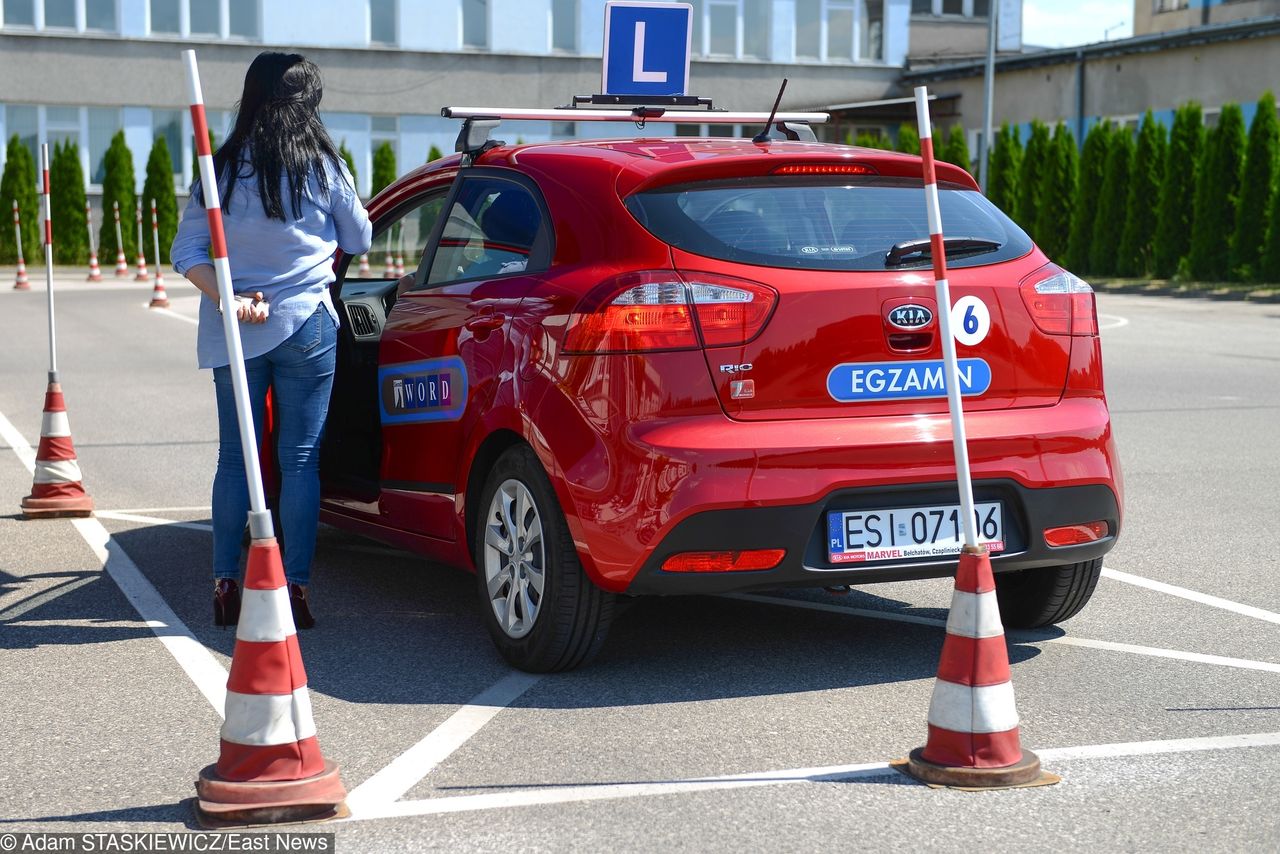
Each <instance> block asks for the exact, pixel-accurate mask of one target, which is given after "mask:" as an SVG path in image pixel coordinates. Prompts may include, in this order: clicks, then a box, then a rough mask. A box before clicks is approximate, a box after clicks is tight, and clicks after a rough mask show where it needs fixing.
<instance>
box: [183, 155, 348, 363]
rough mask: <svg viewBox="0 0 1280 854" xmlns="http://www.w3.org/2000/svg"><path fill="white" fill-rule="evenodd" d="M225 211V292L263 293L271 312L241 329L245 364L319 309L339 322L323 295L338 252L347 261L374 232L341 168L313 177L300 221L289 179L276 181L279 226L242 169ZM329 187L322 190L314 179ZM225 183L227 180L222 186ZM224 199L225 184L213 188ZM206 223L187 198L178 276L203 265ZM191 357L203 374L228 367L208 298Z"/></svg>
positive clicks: (200, 208) (199, 204)
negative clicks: (280, 216) (227, 267)
mask: <svg viewBox="0 0 1280 854" xmlns="http://www.w3.org/2000/svg"><path fill="white" fill-rule="evenodd" d="M236 180H237V184H236V189H235V193H234V194H233V195H232V197H231V203H230V210H228V211H226V212H225V213H224V214H223V217H222V222H223V230H224V232H225V233H226V237H227V258H228V261H229V263H230V265H231V279H232V282H231V286H232V290H233V291H235V293H237V294H243V293H253V292H255V291H261V292H262V295H263V297H264V298H265V299H266V301H267V303H268V305H269V306H270V312H269V314H268V316H267V320H266V322H265V323H261V324H254V323H242V324H240V340H241V342H242V344H243V347H244V357H245V359H252V358H255V357H257V356H261V355H263V354H265V353H269V352H271V351H272V350H274V349H275V348H276V347H277V346H279V345H280V344H281V343H283V342H284V341H285V340H286V339H288V338H289V336H291V335H293V333H294V332H295V331H297V329H298V328H299V327H300V326H302V324H303V323H305V322H306V321H307V319H308V318H309V317H311V315H312V314H314V313H315V312H316V309H317V308H318V307H319V306H321V305H323V306H324V307H325V310H326V311H328V312H329V316H330V317H332V318H333V322H334V324H335V325H336V324H338V323H339V322H340V321H339V320H338V314H337V311H335V310H334V307H333V300H332V298H331V297H330V296H329V285H330V284H331V283H332V282H333V280H334V274H333V256H334V253H335V251H336V250H337V249H339V248H341V249H342V251H343V252H345V253H347V254H349V255H359V254H361V253H364V252H367V251H369V244H370V242H371V239H372V236H373V227H372V226H371V225H370V224H369V215H368V214H367V213H365V209H364V206H363V205H362V204H360V198H359V197H358V196H357V195H356V192H355V190H354V189H353V186H354V183H355V182H354V181H353V180H352V178H351V173H350V172H348V171H347V167H346V165H345V164H339V171H336V172H335V171H334V170H332V169H326V170H325V174H324V175H323V176H316V175H315V174H312V175H311V176H309V177H308V179H307V186H306V187H305V189H304V191H303V194H302V204H301V207H300V211H301V216H300V217H298V218H297V219H295V218H293V209H292V201H291V199H290V197H289V196H290V194H289V185H288V180H287V178H286V177H285V176H283V175H282V176H281V177H280V181H281V186H280V195H281V199H282V201H283V203H284V211H285V220H284V221H283V222H282V221H281V220H278V219H270V218H268V217H267V215H266V213H265V212H264V211H263V209H262V201H261V199H260V198H259V196H258V179H257V176H256V175H255V174H253V171H252V169H251V167H249V166H248V164H242V165H241V173H240V175H239V177H238V178H237V179H236ZM321 180H324V181H325V183H326V184H327V186H328V194H327V196H326V195H325V193H323V192H322V191H321V185H320V181H321ZM221 183H222V184H223V185H225V184H226V181H223V182H221ZM219 190H220V191H221V192H222V194H223V198H225V193H226V189H225V186H222V187H219ZM209 246H210V241H209V220H208V217H207V215H206V213H205V209H204V203H203V200H202V199H201V198H200V197H199V196H198V195H192V197H191V200H190V201H189V202H188V203H187V208H186V210H185V211H184V212H183V214H182V223H181V224H180V225H179V226H178V233H177V235H176V236H175V237H174V239H173V247H172V249H171V250H170V257H171V258H172V259H173V269H174V270H176V271H177V272H178V273H180V274H182V275H186V273H187V271H188V270H190V269H191V268H192V267H195V266H198V265H200V264H209V263H211V262H210V260H209ZM196 355H197V358H198V359H199V363H200V367H202V368H219V367H222V366H224V365H226V364H228V362H229V359H228V357H227V345H226V339H225V336H224V335H223V331H222V318H221V317H220V316H219V314H218V311H217V309H216V308H215V307H214V302H213V300H211V299H209V298H207V297H206V298H204V299H201V300H200V328H199V332H198V333H197V335H196Z"/></svg>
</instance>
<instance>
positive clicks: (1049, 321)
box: [1018, 266, 1098, 335]
mask: <svg viewBox="0 0 1280 854" xmlns="http://www.w3.org/2000/svg"><path fill="white" fill-rule="evenodd" d="M1048 270H1049V271H1051V272H1050V275H1049V276H1048V277H1046V278H1042V279H1036V278H1029V279H1027V280H1026V281H1024V282H1023V283H1022V286H1021V287H1020V288H1019V289H1018V290H1019V291H1020V292H1021V294H1022V302H1023V303H1024V304H1025V305H1026V307H1027V311H1028V312H1029V313H1030V314H1031V319H1032V320H1034V321H1035V324H1036V326H1037V327H1038V328H1039V329H1040V331H1041V332H1044V333H1047V334H1049V335H1097V334H1098V314H1097V307H1096V305H1095V303H1094V297H1093V288H1092V287H1090V286H1089V283H1088V282H1086V281H1085V280H1084V279H1081V278H1080V277H1079V276H1074V275H1072V274H1071V273H1068V272H1067V271H1066V270H1063V269H1060V268H1057V267H1052V266H1051V267H1049V268H1048ZM1054 271H1056V272H1054ZM1035 275H1039V273H1037V274H1035Z"/></svg>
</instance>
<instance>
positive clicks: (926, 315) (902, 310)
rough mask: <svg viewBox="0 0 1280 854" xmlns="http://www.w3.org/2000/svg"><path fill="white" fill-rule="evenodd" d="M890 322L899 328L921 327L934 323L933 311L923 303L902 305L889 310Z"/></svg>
mask: <svg viewBox="0 0 1280 854" xmlns="http://www.w3.org/2000/svg"><path fill="white" fill-rule="evenodd" d="M889 323H891V324H892V325H894V326H896V327H898V328H899V329H919V328H921V327H922V326H928V325H929V324H930V323H933V312H932V311H930V310H929V309H927V308H925V307H924V306H922V305H916V304H915V303H911V304H910V305H900V306H898V307H897V308H895V309H893V310H892V311H890V312H889Z"/></svg>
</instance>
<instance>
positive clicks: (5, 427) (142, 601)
mask: <svg viewBox="0 0 1280 854" xmlns="http://www.w3.org/2000/svg"><path fill="white" fill-rule="evenodd" d="M0 437H3V438H4V440H5V441H6V442H7V443H8V444H9V447H10V448H12V449H13V452H14V453H15V454H16V455H17V457H18V459H19V460H21V461H22V464H23V466H24V467H25V468H26V469H27V471H28V472H32V473H34V471H35V458H36V454H35V450H34V449H32V447H31V445H30V444H29V443H28V442H27V440H26V437H24V436H23V435H22V434H21V433H19V432H18V430H17V428H15V427H14V426H13V424H12V423H10V421H9V419H7V418H5V416H4V413H2V412H0ZM45 524H48V523H45ZM71 524H72V525H73V526H74V527H75V529H76V530H77V531H79V533H80V536H81V537H83V538H84V541H85V542H86V543H88V544H89V548H91V549H93V552H94V554H96V555H97V556H98V560H99V561H101V563H102V568H103V569H104V570H106V572H107V574H108V575H110V576H111V578H112V579H113V580H114V581H115V583H116V586H117V587H119V588H120V591H121V592H122V593H124V597H125V598H126V599H128V600H129V604H130V605H132V606H133V607H134V609H135V610H136V611H137V612H138V616H140V617H142V619H143V622H145V623H146V624H147V626H148V628H150V629H151V631H152V632H154V633H155V635H156V637H157V638H159V639H160V643H162V644H164V647H165V649H167V650H169V654H170V655H172V656H173V658H174V660H175V661H177V662H178V666H179V667H181V668H182V669H183V671H184V672H185V673H186V674H187V677H188V678H189V679H190V680H191V681H192V682H193V683H194V684H195V686H196V688H197V689H198V690H199V691H200V693H201V694H203V695H204V696H205V699H207V700H208V701H209V705H211V706H213V710H214V711H215V712H217V713H218V716H219V717H222V715H223V709H224V708H225V707H226V704H227V671H226V670H225V669H224V668H223V667H222V665H221V664H220V663H219V662H218V660H217V659H216V658H214V657H213V653H211V652H209V650H208V649H206V648H205V646H204V644H202V643H200V641H198V640H196V637H195V635H193V634H192V633H191V630H190V629H188V628H187V626H186V624H185V623H183V622H182V620H180V619H178V615H177V614H175V613H174V612H173V609H172V608H170V607H169V603H167V602H165V601H164V598H163V597H161V595H160V593H159V592H158V591H157V590H156V589H155V587H153V586H152V584H151V582H150V581H148V580H147V577H146V576H145V575H143V574H142V570H140V569H138V565H137V564H136V563H134V562H133V559H132V558H130V557H129V555H127V554H125V551H124V549H122V548H120V545H119V544H118V543H116V542H115V540H113V539H111V535H110V534H109V533H107V529H106V528H104V527H102V523H101V522H99V521H98V520H97V519H72V520H71Z"/></svg>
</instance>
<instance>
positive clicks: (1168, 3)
mask: <svg viewBox="0 0 1280 854" xmlns="http://www.w3.org/2000/svg"><path fill="white" fill-rule="evenodd" d="M1190 6H1191V3H1190V2H1189V0H1153V2H1152V4H1151V11H1152V12H1153V13H1155V14H1157V15H1158V14H1160V13H1161V12H1177V11H1180V10H1182V9H1187V8H1189V7H1190Z"/></svg>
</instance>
